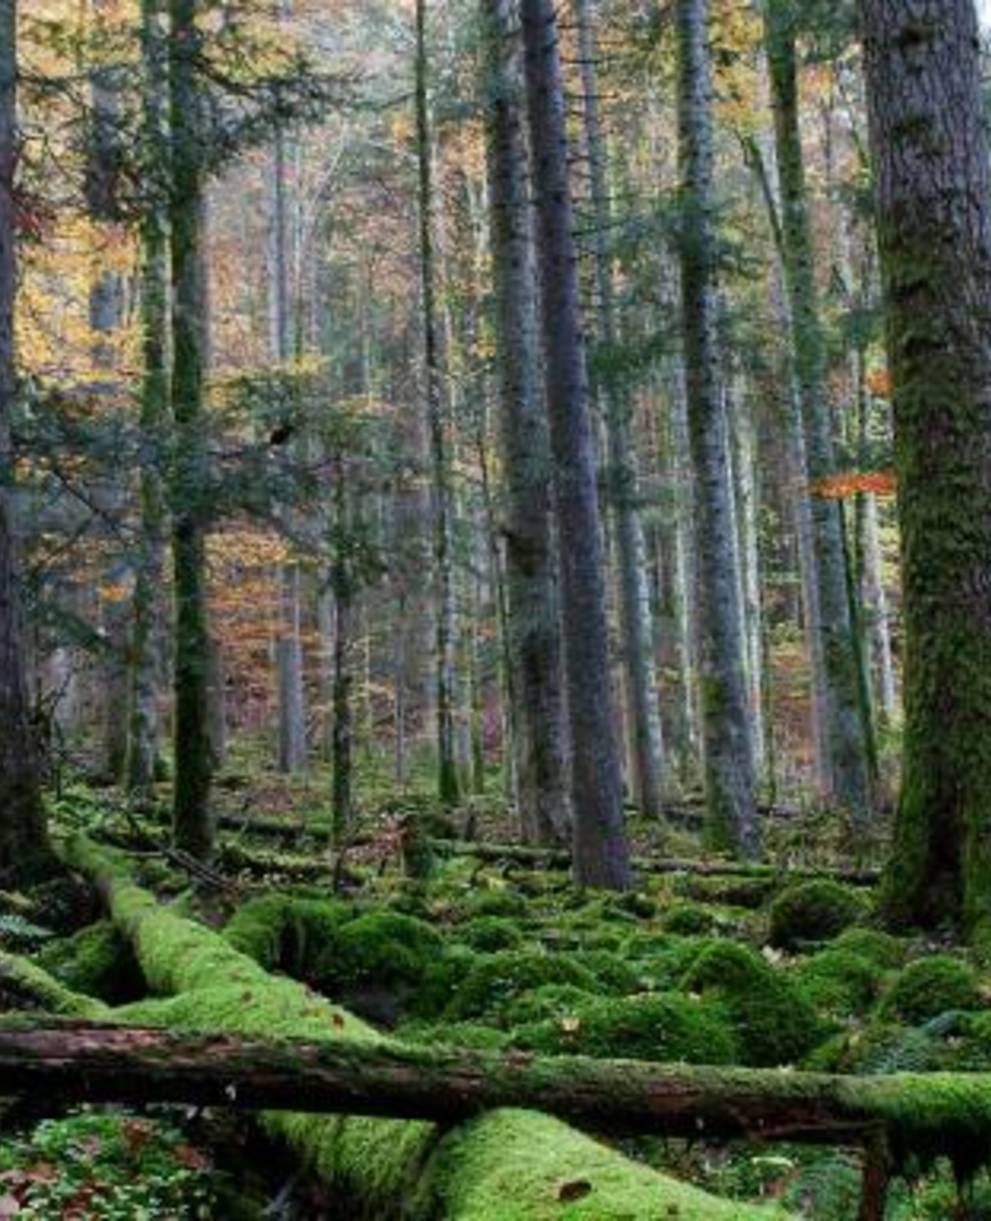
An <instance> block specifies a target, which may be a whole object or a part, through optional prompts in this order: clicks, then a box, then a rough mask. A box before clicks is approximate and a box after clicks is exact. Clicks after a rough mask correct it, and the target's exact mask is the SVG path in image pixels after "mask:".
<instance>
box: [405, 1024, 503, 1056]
mask: <svg viewBox="0 0 991 1221" xmlns="http://www.w3.org/2000/svg"><path fill="white" fill-rule="evenodd" d="M394 1033H395V1036H396V1038H397V1039H402V1040H403V1042H405V1043H423V1044H425V1045H426V1046H428V1047H435V1046H436V1045H437V1044H443V1043H446V1044H447V1045H448V1046H450V1047H465V1048H469V1049H470V1050H473V1051H501V1050H502V1049H503V1048H504V1047H505V1046H506V1044H507V1042H508V1040H509V1035H508V1034H507V1033H506V1031H505V1030H499V1029H498V1028H497V1027H495V1026H486V1025H485V1024H484V1023H482V1022H441V1023H437V1022H424V1021H412V1022H404V1023H403V1024H402V1025H401V1026H397V1028H396V1030H395V1032H394Z"/></svg>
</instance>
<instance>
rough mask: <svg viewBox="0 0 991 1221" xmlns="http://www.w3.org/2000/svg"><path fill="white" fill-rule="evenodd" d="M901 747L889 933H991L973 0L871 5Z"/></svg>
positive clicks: (987, 188)
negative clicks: (894, 495) (955, 924)
mask: <svg viewBox="0 0 991 1221" xmlns="http://www.w3.org/2000/svg"><path fill="white" fill-rule="evenodd" d="M861 15H862V21H863V37H864V56H865V73H866V84H867V101H868V114H869V120H870V140H871V150H872V153H873V158H874V168H875V184H876V202H877V225H878V241H879V246H880V255H881V270H882V276H883V288H884V309H885V318H886V324H887V343H888V356H889V361H890V367H891V374H892V380H893V399H894V411H895V460H896V469H897V475H898V483H899V516H900V522H901V531H902V581H903V589H904V607H905V738H904V754H903V768H904V771H903V776H902V787H901V797H900V799H899V803H898V812H897V817H896V820H895V836H894V846H893V852H892V857H891V862H890V866H889V869H888V874H887V882H886V891H885V906H886V910H887V914H888V917H889V919H890V920H891V921H892V923H894V924H896V925H902V926H903V925H913V924H918V925H922V926H925V927H930V928H932V927H935V926H937V925H939V924H941V923H942V922H944V921H946V920H949V919H954V918H955V919H957V920H958V921H962V922H963V924H964V925H966V927H967V928H968V929H969V930H970V932H971V933H972V934H973V935H974V936H975V937H976V936H981V937H986V936H987V935H988V933H989V932H991V921H989V907H988V897H989V895H991V806H989V797H988V794H989V791H991V670H989V666H988V658H989V656H991V578H989V574H988V562H989V560H988V557H989V556H991V416H989V409H991V330H989V327H991V174H989V166H988V146H987V139H986V132H985V112H984V95H983V90H982V80H981V59H980V42H979V37H978V27H977V18H976V14H975V11H974V5H973V0H863V2H862V5H861Z"/></svg>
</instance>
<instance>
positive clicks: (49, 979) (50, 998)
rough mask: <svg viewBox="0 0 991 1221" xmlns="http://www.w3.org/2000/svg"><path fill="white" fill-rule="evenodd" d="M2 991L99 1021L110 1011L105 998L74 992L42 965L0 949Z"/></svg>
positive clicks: (17, 998)
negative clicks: (102, 999) (97, 998)
mask: <svg viewBox="0 0 991 1221" xmlns="http://www.w3.org/2000/svg"><path fill="white" fill-rule="evenodd" d="M0 993H2V994H7V995H9V996H10V997H11V998H12V999H13V1000H15V1001H18V1002H21V1003H27V1004H29V1005H32V1006H35V1007H37V1008H39V1009H43V1010H44V1011H45V1012H46V1013H52V1014H62V1015H64V1016H66V1017H76V1018H87V1019H89V1020H91V1021H97V1020H99V1019H102V1018H104V1017H108V1016H109V1014H110V1007H109V1006H108V1005H105V1004H104V1003H103V1001H99V1000H96V999H94V998H93V997H92V996H84V995H83V994H82V993H79V992H73V991H72V989H71V988H67V987H66V986H65V984H63V983H61V982H60V981H59V980H57V979H56V978H55V977H54V976H53V975H49V974H48V972H47V971H45V970H44V969H43V968H42V967H39V966H38V965H37V964H36V963H33V962H31V960H30V959H29V958H22V957H21V956H20V955H19V954H11V953H9V952H7V951H0Z"/></svg>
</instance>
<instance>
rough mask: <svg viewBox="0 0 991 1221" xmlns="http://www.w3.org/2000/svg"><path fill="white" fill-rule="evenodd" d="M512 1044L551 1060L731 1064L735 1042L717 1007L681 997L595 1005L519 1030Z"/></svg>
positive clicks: (647, 995)
mask: <svg viewBox="0 0 991 1221" xmlns="http://www.w3.org/2000/svg"><path fill="white" fill-rule="evenodd" d="M512 1042H513V1044H514V1045H515V1046H517V1047H520V1048H523V1049H524V1050H527V1051H537V1052H543V1053H545V1054H548V1055H585V1056H603V1057H617V1056H618V1057H622V1058H625V1059H635V1060H661V1061H664V1060H683V1061H685V1062H687V1063H689V1064H732V1063H733V1061H734V1059H735V1057H736V1054H737V1046H736V1039H735V1037H734V1034H733V1030H732V1027H731V1026H730V1024H729V1021H728V1019H727V1016H726V1013H725V1012H724V1011H723V1010H722V1009H721V1007H720V1006H719V1005H718V1004H710V1003H708V1002H706V1001H699V1000H695V999H693V998H692V997H688V996H685V995H683V994H682V993H678V992H666V993H644V994H641V995H639V996H627V997H621V998H610V999H606V1000H591V1001H586V1002H585V1003H584V1004H581V1005H579V1006H576V1008H575V1010H574V1012H573V1013H571V1014H569V1015H568V1016H567V1017H563V1018H559V1019H550V1020H545V1021H542V1022H534V1023H530V1024H528V1025H525V1026H521V1027H518V1028H517V1029H516V1030H515V1031H514V1032H513V1037H512Z"/></svg>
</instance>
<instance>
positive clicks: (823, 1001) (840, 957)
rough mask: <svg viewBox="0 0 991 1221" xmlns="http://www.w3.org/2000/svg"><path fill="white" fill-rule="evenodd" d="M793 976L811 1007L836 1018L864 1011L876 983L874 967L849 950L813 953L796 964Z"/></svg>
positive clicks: (877, 978) (871, 999) (865, 959)
mask: <svg viewBox="0 0 991 1221" xmlns="http://www.w3.org/2000/svg"><path fill="white" fill-rule="evenodd" d="M795 976H796V979H797V980H798V981H799V984H800V985H801V989H802V992H803V993H804V995H805V996H806V997H807V999H808V1000H809V1001H811V1002H812V1004H813V1005H814V1006H815V1008H816V1009H817V1010H819V1011H820V1012H823V1013H827V1014H829V1015H830V1016H831V1017H836V1018H844V1017H849V1016H851V1015H852V1014H861V1013H866V1012H867V1010H868V1009H869V1008H870V1006H871V1005H872V1004H873V1002H874V1001H875V1000H876V999H877V994H878V989H879V986H880V975H879V972H878V969H877V967H876V966H875V965H874V964H873V963H872V962H871V961H870V960H869V959H867V958H863V957H861V955H860V954H854V953H852V952H851V951H849V950H840V949H828V950H823V951H821V952H820V953H818V954H813V955H812V957H811V958H808V959H806V960H805V961H804V962H802V963H801V964H800V966H799V967H798V969H797V970H796V972H795Z"/></svg>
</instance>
